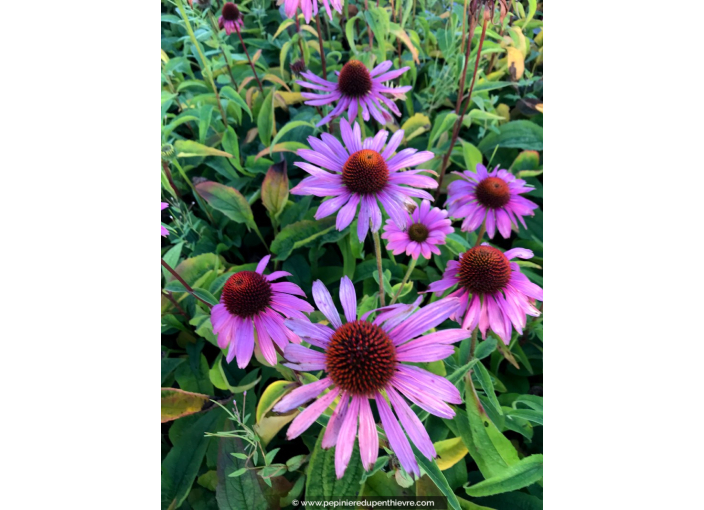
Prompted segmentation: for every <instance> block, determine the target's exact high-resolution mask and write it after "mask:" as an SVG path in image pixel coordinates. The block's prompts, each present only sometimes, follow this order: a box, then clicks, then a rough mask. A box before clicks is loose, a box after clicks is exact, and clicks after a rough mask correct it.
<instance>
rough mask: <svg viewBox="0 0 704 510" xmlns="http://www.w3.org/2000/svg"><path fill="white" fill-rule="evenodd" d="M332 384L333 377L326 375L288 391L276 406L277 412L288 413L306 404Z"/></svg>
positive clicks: (275, 410)
mask: <svg viewBox="0 0 704 510" xmlns="http://www.w3.org/2000/svg"><path fill="white" fill-rule="evenodd" d="M331 384H332V379H330V378H329V377H325V378H324V379H321V380H319V381H316V382H313V383H310V384H305V385H303V386H301V387H299V388H296V389H295V390H293V391H292V392H291V393H288V394H286V395H285V396H284V398H282V399H281V400H280V401H279V402H278V403H277V404H276V405H275V406H274V409H273V410H274V412H275V413H287V412H289V411H290V410H291V409H296V408H297V407H298V406H300V405H303V404H305V403H306V402H308V401H309V400H311V399H313V398H315V397H317V396H318V395H320V394H321V393H322V392H323V390H325V389H326V388H328V387H329V386H330V385H331Z"/></svg>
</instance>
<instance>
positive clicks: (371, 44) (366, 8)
mask: <svg viewBox="0 0 704 510" xmlns="http://www.w3.org/2000/svg"><path fill="white" fill-rule="evenodd" d="M368 11H369V2H368V0H364V12H368ZM367 32H368V33H369V51H372V50H373V49H374V33H373V32H372V27H370V26H369V23H367ZM382 306H383V305H382Z"/></svg>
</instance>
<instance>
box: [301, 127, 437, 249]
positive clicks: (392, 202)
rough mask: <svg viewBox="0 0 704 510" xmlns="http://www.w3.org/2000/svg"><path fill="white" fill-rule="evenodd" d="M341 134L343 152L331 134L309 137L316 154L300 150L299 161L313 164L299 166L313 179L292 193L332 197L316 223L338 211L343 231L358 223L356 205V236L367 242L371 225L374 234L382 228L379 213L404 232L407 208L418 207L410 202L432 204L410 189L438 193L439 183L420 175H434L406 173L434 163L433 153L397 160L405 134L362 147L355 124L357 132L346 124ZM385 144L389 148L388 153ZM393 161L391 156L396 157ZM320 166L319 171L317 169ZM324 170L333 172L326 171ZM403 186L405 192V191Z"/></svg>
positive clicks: (410, 152) (410, 153)
mask: <svg viewBox="0 0 704 510" xmlns="http://www.w3.org/2000/svg"><path fill="white" fill-rule="evenodd" d="M340 132H341V134H342V140H343V142H344V143H345V145H344V146H343V145H342V144H341V143H340V142H339V141H338V140H337V138H335V137H334V136H332V135H329V134H327V133H323V134H322V135H321V139H320V140H319V139H317V138H315V137H313V136H310V137H308V143H309V144H310V146H311V147H313V149H312V150H311V149H299V150H298V155H299V156H301V157H302V158H303V159H306V160H307V161H310V163H313V164H309V163H295V165H296V166H297V167H299V168H302V169H303V170H305V171H306V172H308V173H309V174H311V176H310V177H306V178H305V179H303V180H302V181H301V182H300V183H299V184H298V186H296V187H295V188H293V189H292V190H291V193H293V194H294V195H315V196H316V197H334V198H332V199H331V200H327V201H325V202H323V203H322V204H320V207H319V208H318V211H317V212H316V213H315V218H316V219H320V218H325V217H326V216H329V215H331V214H333V213H335V212H337V211H340V212H339V214H338V215H337V229H338V230H343V229H344V228H345V227H347V226H348V225H349V224H350V223H352V220H354V219H355V216H356V212H357V205H359V206H360V207H359V217H358V220H359V221H358V223H357V235H358V236H359V240H360V241H364V238H365V237H366V236H367V231H368V230H369V222H370V219H371V224H372V227H371V228H372V232H378V231H379V229H380V228H381V209H379V205H378V204H377V200H378V201H379V202H381V205H383V206H384V210H385V211H386V212H387V213H388V215H389V216H390V217H391V219H392V220H393V221H394V222H395V223H396V224H397V225H399V226H405V225H406V221H407V219H408V213H407V211H406V207H405V204H406V203H413V204H414V205H415V203H414V202H413V200H411V197H417V198H425V199H428V200H433V197H432V196H430V193H428V192H427V191H422V190H419V189H416V188H412V187H409V186H415V187H420V188H437V186H438V183H437V182H436V181H435V179H432V178H431V177H427V176H425V175H418V174H419V173H420V172H429V173H433V174H434V173H435V172H433V171H432V170H418V169H416V170H406V171H405V172H401V171H400V170H401V169H402V168H408V167H411V166H415V165H419V164H421V163H425V162H426V161H429V160H431V159H433V157H434V154H433V153H432V152H430V151H420V152H418V150H417V149H403V150H402V151H400V152H399V153H397V154H396V155H393V154H394V151H396V149H397V148H398V146H399V144H400V143H401V140H402V139H403V129H399V130H398V131H396V132H395V133H394V134H393V136H392V137H391V139H389V143H388V144H386V139H387V138H388V136H389V133H388V131H385V130H381V131H379V132H378V133H377V134H376V136H375V137H374V138H367V139H366V140H364V142H362V130H361V128H360V127H359V124H357V123H355V125H354V129H352V127H351V126H350V124H349V122H347V121H346V120H345V119H342V121H341V122H340ZM384 144H386V147H385V148H384ZM392 155H393V156H392ZM314 165H318V166H314ZM319 167H322V168H324V169H326V170H329V171H330V172H326V171H325V170H322V169H321V168H319ZM402 185H403V186H402Z"/></svg>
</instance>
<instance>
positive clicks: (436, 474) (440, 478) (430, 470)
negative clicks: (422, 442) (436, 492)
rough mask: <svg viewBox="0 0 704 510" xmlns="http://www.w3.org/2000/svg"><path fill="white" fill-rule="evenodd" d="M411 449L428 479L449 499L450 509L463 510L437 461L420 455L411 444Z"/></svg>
mask: <svg viewBox="0 0 704 510" xmlns="http://www.w3.org/2000/svg"><path fill="white" fill-rule="evenodd" d="M411 448H413V453H414V454H415V456H416V460H417V461H418V464H420V466H421V467H422V468H423V470H424V471H425V473H426V474H427V475H428V477H429V478H430V479H431V480H432V481H433V483H435V485H437V487H438V489H440V492H442V493H443V494H444V495H445V497H446V498H447V502H448V503H449V504H450V508H454V509H455V510H461V508H460V502H459V501H457V496H455V493H454V491H453V490H452V487H450V484H449V483H447V479H445V475H443V474H442V471H440V468H439V467H438V465H437V464H436V463H435V460H428V459H427V458H426V457H425V455H423V454H422V453H420V451H419V450H418V448H416V446H415V445H414V444H413V443H411Z"/></svg>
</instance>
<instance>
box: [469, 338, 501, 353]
mask: <svg viewBox="0 0 704 510" xmlns="http://www.w3.org/2000/svg"><path fill="white" fill-rule="evenodd" d="M494 350H496V338H494V337H493V336H490V337H489V338H487V339H486V340H484V341H483V342H479V345H477V349H476V350H475V351H474V357H475V358H477V359H484V358H486V357H487V356H489V355H490V354H491V353H492V352H494Z"/></svg>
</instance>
